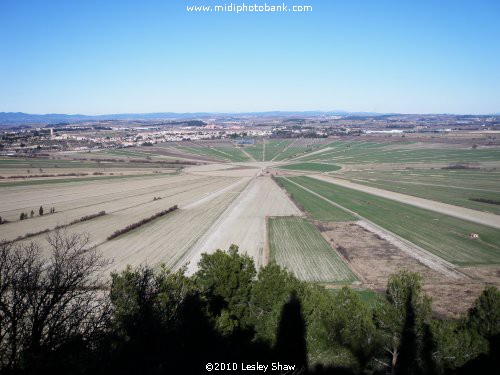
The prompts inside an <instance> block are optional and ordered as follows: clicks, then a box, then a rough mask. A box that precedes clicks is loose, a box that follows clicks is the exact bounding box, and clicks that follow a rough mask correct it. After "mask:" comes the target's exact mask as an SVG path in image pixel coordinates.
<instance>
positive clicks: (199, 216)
mask: <svg viewBox="0 0 500 375" xmlns="http://www.w3.org/2000/svg"><path fill="white" fill-rule="evenodd" d="M244 186H245V183H242V184H240V185H239V186H238V187H235V188H234V189H233V190H232V191H227V192H225V193H224V194H220V195H217V196H215V197H214V198H213V199H212V200H209V201H207V202H204V203H203V204H202V205H199V206H196V207H195V208H192V209H183V208H181V209H179V210H177V211H175V212H173V213H172V214H170V215H167V216H165V217H164V218H161V219H159V220H156V221H153V222H152V223H150V224H148V225H146V226H144V227H141V228H139V229H138V230H136V231H132V232H130V233H127V234H126V235H124V236H122V237H119V238H117V239H116V240H112V241H108V242H105V243H103V244H102V245H100V246H99V247H98V249H99V250H100V251H101V252H102V253H103V254H104V256H105V257H106V258H108V259H112V260H113V264H112V265H111V266H110V268H109V269H108V270H106V271H105V274H106V273H109V271H110V270H119V269H123V267H125V266H126V265H127V264H131V265H138V264H157V263H164V264H165V265H166V266H167V267H169V268H174V269H175V268H178V267H179V266H181V265H182V264H183V261H182V259H183V256H184V254H186V252H188V251H189V249H190V248H191V247H193V246H194V245H195V244H196V242H197V241H198V240H199V238H200V237H201V236H202V235H203V234H204V233H205V232H206V231H207V230H209V228H210V227H211V225H212V223H213V222H214V221H215V220H216V219H217V218H218V217H219V216H220V215H221V214H222V213H223V212H224V211H225V210H226V208H227V207H228V206H229V205H230V204H231V202H232V201H233V199H235V198H236V197H237V196H238V195H239V193H240V191H241V189H242V188H243V187H244Z"/></svg>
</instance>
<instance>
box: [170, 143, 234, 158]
mask: <svg viewBox="0 0 500 375" xmlns="http://www.w3.org/2000/svg"><path fill="white" fill-rule="evenodd" d="M177 149H179V150H180V151H184V152H187V153H190V154H194V155H199V156H208V157H210V158H212V159H218V160H221V161H229V157H228V155H226V154H224V153H221V152H219V151H217V150H215V149H213V148H210V147H188V146H178V147H177Z"/></svg>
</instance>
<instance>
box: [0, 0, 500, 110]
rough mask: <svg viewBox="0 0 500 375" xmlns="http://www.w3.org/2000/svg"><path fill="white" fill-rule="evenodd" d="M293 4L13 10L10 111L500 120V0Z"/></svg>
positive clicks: (176, 0)
mask: <svg viewBox="0 0 500 375" xmlns="http://www.w3.org/2000/svg"><path fill="white" fill-rule="evenodd" d="M232 3H233V4H235V5H241V4H242V3H246V4H247V5H250V4H252V5H253V4H257V5H263V4H264V3H267V4H268V5H277V4H282V1H276V0H267V1H263V0H251V1H240V0H233V1H232ZM285 3H286V5H288V6H289V7H291V6H293V5H310V6H312V7H313V10H312V12H281V13H277V12H274V13H273V12H268V13H264V12H246V13H238V14H236V13H235V12H225V13H224V12H188V11H187V10H186V7H187V6H191V5H203V6H216V5H225V4H226V5H229V4H231V0H228V1H226V0H161V1H147V0H143V1H127V0H119V1H115V0H107V1H98V0H72V1H67V0H65V1H54V0H46V1H35V0H33V1H27V0H1V1H0V112H1V111H5V112H18V111H19V112H27V113H68V114H75V113H80V114H90V115H95V114H109V113H148V112H252V111H275V110H276V111H278V110H280V111H302V110H321V111H332V110H346V111H369V112H372V111H373V112H381V113H389V112H391V113H459V114H462V113H470V114H489V113H499V112H500V22H499V21H498V20H499V19H500V1H498V0H491V1H485V0H473V1H472V0H471V1H460V0H454V1H446V0H439V1H436V0H433V1H427V0H420V1H416V0H393V1H385V0H285Z"/></svg>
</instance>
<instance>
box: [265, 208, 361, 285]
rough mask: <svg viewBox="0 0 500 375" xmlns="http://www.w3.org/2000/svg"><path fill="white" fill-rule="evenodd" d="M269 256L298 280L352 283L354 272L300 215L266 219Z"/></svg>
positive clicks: (354, 279) (355, 279)
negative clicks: (267, 223)
mask: <svg viewBox="0 0 500 375" xmlns="http://www.w3.org/2000/svg"><path fill="white" fill-rule="evenodd" d="M269 252H270V260H274V261H276V263H278V264H279V265H281V266H283V267H285V268H287V269H288V270H289V271H291V272H293V273H294V274H295V276H297V277H298V278H299V279H301V280H306V281H313V282H325V283H352V282H354V281H357V278H356V276H355V275H354V273H352V271H351V270H350V269H349V267H348V266H347V264H346V263H345V262H344V261H343V260H342V258H341V257H340V256H339V255H338V254H337V253H336V252H335V251H334V250H333V249H332V248H331V247H330V245H329V244H328V243H327V242H326V240H325V239H324V238H323V237H322V236H321V234H320V233H319V231H318V230H317V229H316V227H315V226H314V225H312V224H311V223H309V222H308V221H307V220H306V219H303V218H299V217H276V218H270V219H269Z"/></svg>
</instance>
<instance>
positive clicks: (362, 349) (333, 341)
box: [316, 287, 380, 373]
mask: <svg viewBox="0 0 500 375" xmlns="http://www.w3.org/2000/svg"><path fill="white" fill-rule="evenodd" d="M331 306H332V307H331V309H330V311H327V312H326V311H325V310H326V309H325V308H323V310H324V311H325V314H324V316H323V317H322V321H323V325H322V327H321V328H322V330H323V332H324V335H325V336H326V342H327V343H328V345H329V347H330V348H331V353H332V355H333V356H334V358H335V362H336V364H337V365H342V366H344V367H349V368H352V369H354V370H355V371H357V372H360V373H361V372H364V371H365V370H366V369H367V367H368V366H369V364H370V361H371V360H372V358H373V356H374V355H375V354H378V353H377V352H378V351H379V344H380V343H379V340H378V338H377V332H376V329H375V325H374V324H373V321H372V316H371V311H370V310H369V308H368V307H367V306H366V304H365V303H363V302H362V301H361V299H360V298H359V295H358V294H357V293H356V292H355V291H353V290H352V289H350V288H348V287H343V288H342V289H340V290H339V291H338V292H337V293H336V294H335V296H334V297H333V299H332V301H331ZM316 335H317V336H320V335H321V332H317V333H316ZM372 365H373V366H376V365H374V364H372Z"/></svg>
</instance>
